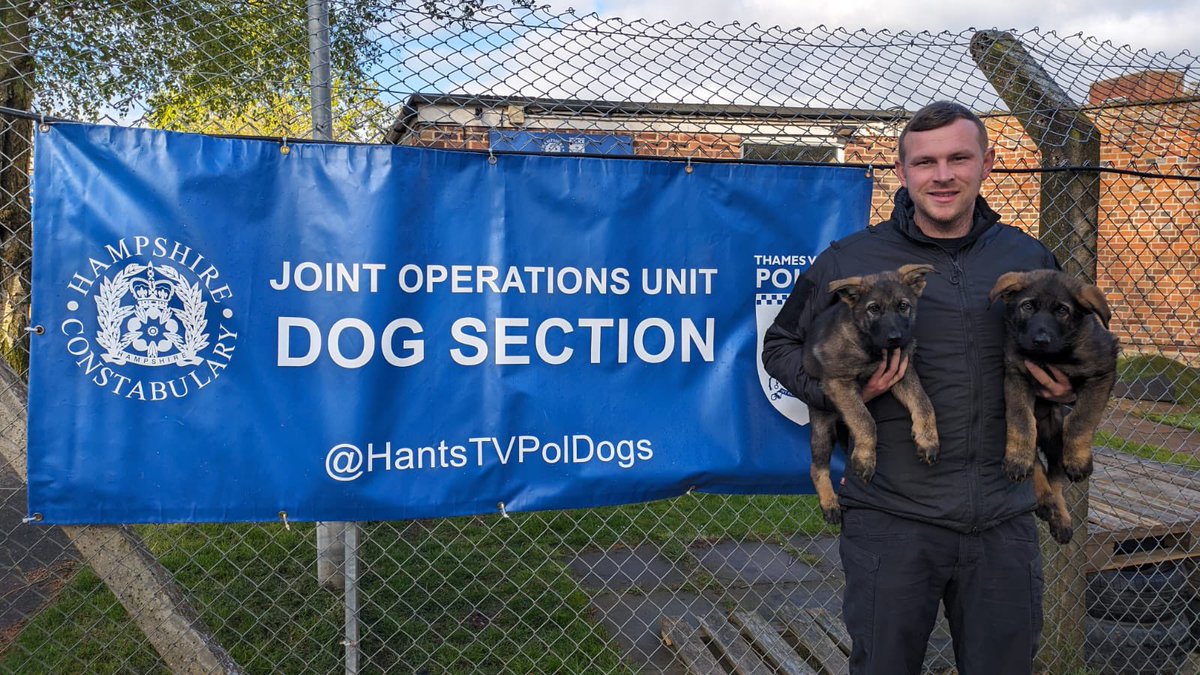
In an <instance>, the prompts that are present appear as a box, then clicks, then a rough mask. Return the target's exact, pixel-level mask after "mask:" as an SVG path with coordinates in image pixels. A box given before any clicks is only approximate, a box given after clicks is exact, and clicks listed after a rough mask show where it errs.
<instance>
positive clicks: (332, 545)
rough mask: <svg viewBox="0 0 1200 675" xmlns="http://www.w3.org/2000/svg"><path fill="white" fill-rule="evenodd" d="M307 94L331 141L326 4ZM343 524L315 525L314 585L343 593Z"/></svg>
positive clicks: (313, 33)
mask: <svg viewBox="0 0 1200 675" xmlns="http://www.w3.org/2000/svg"><path fill="white" fill-rule="evenodd" d="M307 7H308V58H309V94H310V97H311V101H312V137H313V139H314V140H318V141H329V140H333V95H332V91H331V80H332V77H331V75H330V71H329V4H328V2H327V0H308V3H307ZM345 529H346V524H345V523H317V582H318V583H319V584H321V585H322V586H324V587H326V588H330V589H333V590H342V589H344V588H345V578H344V577H343V575H342V567H343V566H344V564H345V559H346V553H345Z"/></svg>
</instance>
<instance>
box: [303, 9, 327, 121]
mask: <svg viewBox="0 0 1200 675" xmlns="http://www.w3.org/2000/svg"><path fill="white" fill-rule="evenodd" d="M308 53H309V67H310V79H309V88H310V90H311V92H312V124H313V139H314V140H318V141H331V140H333V93H332V82H331V80H332V79H333V78H332V77H331V76H330V74H329V3H328V2H327V0H308Z"/></svg>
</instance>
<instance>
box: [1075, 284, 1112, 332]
mask: <svg viewBox="0 0 1200 675" xmlns="http://www.w3.org/2000/svg"><path fill="white" fill-rule="evenodd" d="M1075 301H1076V302H1078V303H1079V305H1080V306H1081V307H1083V308H1084V309H1086V310H1087V311H1089V312H1091V313H1093V314H1095V315H1096V316H1098V317H1100V321H1101V323H1103V324H1104V327H1105V328H1108V322H1109V321H1111V320H1112V310H1111V309H1109V308H1108V301H1107V300H1105V299H1104V292H1103V291H1101V290H1100V289H1099V288H1097V287H1095V286H1093V285H1091V284H1082V283H1081V284H1079V287H1078V288H1076V289H1075Z"/></svg>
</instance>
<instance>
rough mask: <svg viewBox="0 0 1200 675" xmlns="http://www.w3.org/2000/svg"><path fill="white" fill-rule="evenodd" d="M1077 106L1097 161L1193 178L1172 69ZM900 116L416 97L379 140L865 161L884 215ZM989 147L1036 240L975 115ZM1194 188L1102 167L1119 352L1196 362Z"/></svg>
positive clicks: (1012, 148)
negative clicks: (1089, 128)
mask: <svg viewBox="0 0 1200 675" xmlns="http://www.w3.org/2000/svg"><path fill="white" fill-rule="evenodd" d="M1089 101H1090V103H1089V105H1088V106H1087V107H1086V108H1085V112H1086V113H1087V115H1088V116H1089V117H1090V118H1091V119H1092V120H1093V122H1094V123H1095V125H1096V126H1097V128H1098V129H1099V130H1100V132H1101V139H1102V145H1101V163H1102V165H1103V166H1104V167H1106V168H1113V169H1125V170H1132V171H1138V172H1143V173H1148V174H1166V175H1170V176H1192V177H1194V176H1196V175H1198V174H1200V97H1198V96H1196V95H1195V93H1194V92H1192V93H1191V94H1190V95H1189V92H1187V91H1186V89H1185V82H1184V80H1183V78H1182V76H1181V75H1179V74H1176V73H1171V72H1159V71H1147V72H1144V73H1138V74H1133V75H1126V76H1122V77H1119V78H1113V79H1112V80H1104V81H1100V82H1097V83H1095V84H1094V85H1093V86H1092V89H1091V92H1090V95H1089ZM908 115H909V113H908V112H906V111H901V110H837V109H812V108H788V107H767V106H726V105H697V104H669V103H635V102H605V101H565V100H554V99H524V98H516V97H485V96H450V95H420V94H418V95H414V96H412V97H411V98H410V99H409V100H408V102H407V104H406V106H405V108H404V111H403V112H402V113H401V115H400V116H399V118H398V119H397V120H396V123H395V124H394V125H393V127H392V128H391V130H390V131H389V132H388V134H387V138H386V140H387V142H389V143H396V144H402V145H414V146H423V147H437V148H448V149H473V150H487V149H493V150H496V151H525V152H562V153H576V154H580V153H582V154H598V155H626V156H659V157H662V156H667V157H692V158H719V159H748V160H771V161H807V162H832V163H850V164H868V165H873V166H876V167H878V168H879V169H880V170H877V171H876V172H875V174H874V175H875V189H874V193H873V198H872V209H873V212H874V217H875V218H876V219H881V218H884V217H886V216H887V215H888V213H889V212H890V210H891V199H892V194H893V192H894V191H895V190H896V188H898V187H899V182H898V180H897V178H896V175H895V173H894V171H892V163H893V161H894V158H895V148H896V138H897V136H898V135H899V132H900V129H901V128H902V127H903V125H904V122H905V121H906V120H907V117H908ZM983 117H984V119H985V122H986V124H987V126H988V131H989V135H990V137H991V139H992V141H993V143H994V144H995V147H996V151H997V162H996V166H997V169H1000V170H999V171H996V172H995V173H993V174H992V176H991V178H989V180H988V181H987V182H985V184H984V196H985V197H987V199H988V201H989V203H990V204H991V205H992V206H993V207H994V208H996V209H997V210H998V211H999V212H1000V213H1001V214H1002V215H1003V216H1004V219H1005V221H1006V222H1009V223H1012V224H1014V225H1016V226H1018V227H1022V228H1025V229H1026V230H1028V231H1029V232H1031V233H1033V234H1035V235H1036V233H1037V229H1038V212H1039V176H1038V174H1037V173H1006V172H1004V171H1003V170H1004V169H1035V168H1037V167H1039V166H1040V158H1039V155H1038V153H1037V149H1036V147H1035V145H1034V144H1033V142H1032V140H1031V139H1030V138H1029V137H1028V136H1026V134H1025V133H1024V131H1023V129H1022V127H1021V125H1020V123H1019V122H1018V121H1017V119H1016V118H1015V117H1013V116H1012V115H1009V114H1006V113H992V114H985V115H983ZM1198 190H1200V184H1197V182H1196V181H1194V180H1192V181H1188V180H1178V179H1174V180H1172V179H1163V178H1154V177H1149V176H1140V175H1128V174H1117V173H1104V174H1101V179H1100V219H1099V231H1098V235H1097V236H1098V248H1099V250H1098V251H1097V255H1098V258H1097V260H1098V270H1097V272H1098V274H1097V276H1098V283H1099V285H1100V286H1101V288H1102V289H1103V290H1104V291H1105V292H1106V293H1107V294H1108V297H1109V301H1110V303H1111V305H1112V308H1113V312H1114V319H1113V326H1112V328H1113V329H1114V331H1116V332H1117V334H1118V335H1119V336H1120V338H1121V342H1122V345H1123V349H1124V351H1125V352H1126V353H1137V352H1141V351H1145V352H1149V353H1160V354H1163V355H1166V356H1171V357H1174V358H1178V359H1180V360H1182V361H1185V362H1188V363H1190V364H1191V365H1200V295H1197V282H1198V279H1200V273H1198V264H1197V263H1198V261H1197V256H1198V255H1200V218H1198V216H1200V194H1197V191H1198Z"/></svg>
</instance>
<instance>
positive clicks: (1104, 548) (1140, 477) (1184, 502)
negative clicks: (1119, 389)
mask: <svg viewBox="0 0 1200 675" xmlns="http://www.w3.org/2000/svg"><path fill="white" fill-rule="evenodd" d="M1095 466H1096V471H1095V473H1094V474H1092V479H1091V483H1090V487H1089V493H1088V524H1087V525H1088V526H1087V539H1086V540H1085V541H1084V551H1085V553H1086V554H1087V567H1088V571H1089V572H1095V571H1098V570H1108V569H1120V568H1123V567H1132V566H1134V565H1142V564H1146V563H1156V562H1166V561H1170V560H1183V559H1186V558H1192V557H1197V556H1200V546H1198V545H1197V542H1198V541H1200V474H1197V472H1195V471H1191V470H1188V469H1183V468H1180V467H1174V466H1168V465H1164V464H1158V463H1156V462H1149V461H1146V460H1142V459H1139V458H1137V457H1132V456H1130V455H1126V454H1123V453H1120V452H1115V451H1113V450H1109V449H1107V448H1096V452H1095Z"/></svg>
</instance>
